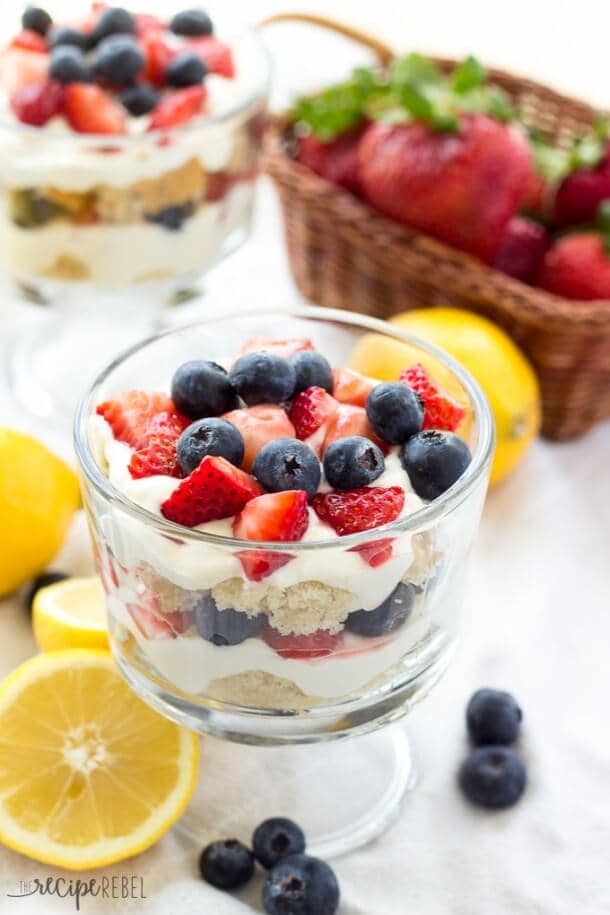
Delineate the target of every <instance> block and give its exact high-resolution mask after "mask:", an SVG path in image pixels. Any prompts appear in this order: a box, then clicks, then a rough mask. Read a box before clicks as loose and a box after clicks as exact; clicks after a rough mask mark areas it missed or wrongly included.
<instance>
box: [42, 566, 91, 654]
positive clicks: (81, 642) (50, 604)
mask: <svg viewBox="0 0 610 915" xmlns="http://www.w3.org/2000/svg"><path fill="white" fill-rule="evenodd" d="M32 625H33V627H34V637H35V639H36V642H37V644H38V647H39V648H40V650H41V651H62V650H63V649H64V648H97V649H101V650H103V649H107V648H108V634H107V628H106V604H105V601H104V591H103V589H102V584H101V582H100V580H99V578H98V577H97V576H92V577H91V578H68V579H66V581H58V582H57V583H56V584H53V585H48V586H47V587H46V588H41V589H40V591H38V592H37V593H36V597H35V598H34V605H33V607H32Z"/></svg>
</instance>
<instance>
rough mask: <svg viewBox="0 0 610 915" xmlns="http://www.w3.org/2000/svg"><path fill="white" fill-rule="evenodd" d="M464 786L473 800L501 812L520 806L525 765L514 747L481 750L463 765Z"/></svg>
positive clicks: (481, 748)
mask: <svg viewBox="0 0 610 915" xmlns="http://www.w3.org/2000/svg"><path fill="white" fill-rule="evenodd" d="M458 780H459V784H460V787H461V789H462V791H463V792H464V794H465V795H466V797H467V798H468V800H469V801H472V802H473V804H479V805H480V806H481V807H490V808H495V809H501V808H503V807H512V805H513V804H516V803H517V801H518V800H519V798H520V797H521V795H522V794H523V791H524V789H525V783H526V780H527V776H526V771H525V764H524V762H523V760H522V759H521V757H520V756H519V755H518V754H517V753H516V752H515V751H514V750H512V749H510V747H500V746H491V747H477V748H476V750H473V751H472V753H471V754H470V756H468V757H467V758H466V759H465V760H464V762H463V763H462V765H461V767H460V771H459V775H458Z"/></svg>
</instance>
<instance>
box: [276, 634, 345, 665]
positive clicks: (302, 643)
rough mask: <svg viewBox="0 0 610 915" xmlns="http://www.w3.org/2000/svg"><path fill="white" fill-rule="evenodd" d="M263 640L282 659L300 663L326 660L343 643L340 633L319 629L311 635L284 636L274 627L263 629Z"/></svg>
mask: <svg viewBox="0 0 610 915" xmlns="http://www.w3.org/2000/svg"><path fill="white" fill-rule="evenodd" d="M262 638H263V639H264V641H265V642H266V643H267V645H269V646H270V647H271V648H273V649H274V651H276V652H277V653H278V654H279V656H280V657H281V658H296V659H297V660H300V661H307V660H312V659H313V658H326V657H328V656H329V655H331V654H334V653H335V652H336V651H337V650H338V649H339V648H340V647H341V645H342V643H343V636H342V634H341V633H340V632H337V633H333V632H328V630H326V629H318V630H316V632H312V633H310V634H309V635H294V634H292V633H291V634H290V635H282V633H281V632H278V631H277V629H274V628H273V627H272V626H267V627H266V628H265V629H263V632H262Z"/></svg>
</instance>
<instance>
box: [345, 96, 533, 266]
mask: <svg viewBox="0 0 610 915" xmlns="http://www.w3.org/2000/svg"><path fill="white" fill-rule="evenodd" d="M359 158H360V181H361V184H362V189H363V193H364V196H365V197H366V198H367V199H368V200H369V202H370V203H371V204H372V205H373V206H374V207H376V208H377V209H378V210H380V211H381V212H382V213H384V214H385V215H386V216H389V217H391V218H392V219H396V220H397V221H399V222H402V223H405V224H406V225H409V226H412V227H413V228H415V229H419V230H421V231H422V232H426V233H428V234H429V235H433V236H435V237H436V238H439V239H441V240H442V241H445V242H447V243H448V244H450V245H453V246H454V247H456V248H460V249H461V250H463V251H467V252H468V253H470V254H473V255H475V256H476V257H479V258H481V259H482V260H484V261H489V260H490V259H491V258H492V257H493V255H494V254H495V252H496V250H497V249H498V247H499V245H500V243H501V240H502V236H503V235H504V232H505V230H506V227H507V225H508V223H509V221H510V219H511V218H512V217H513V216H514V215H515V213H516V211H517V209H518V207H519V205H520V203H521V201H522V200H523V198H524V195H525V192H526V188H527V182H528V177H529V174H530V151H529V146H528V144H527V142H526V140H525V138H524V136H523V135H522V133H521V132H520V130H519V129H517V128H515V127H511V126H507V125H506V124H503V123H501V122H500V121H497V120H494V119H493V118H491V117H489V116H487V115H484V114H474V115H461V116H460V117H459V119H458V122H457V130H456V131H444V132H441V131H435V130H434V129H433V128H432V127H430V126H428V125H427V124H424V123H422V122H420V121H413V122H412V123H410V124H406V125H391V124H385V123H376V124H373V125H371V126H370V127H368V128H367V130H366V131H365V134H364V136H363V138H362V140H361V142H360V145H359Z"/></svg>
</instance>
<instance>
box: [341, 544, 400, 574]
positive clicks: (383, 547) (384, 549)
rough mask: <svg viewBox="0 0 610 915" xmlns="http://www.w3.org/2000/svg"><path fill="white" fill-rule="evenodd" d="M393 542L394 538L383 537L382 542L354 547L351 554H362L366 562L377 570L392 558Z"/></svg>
mask: <svg viewBox="0 0 610 915" xmlns="http://www.w3.org/2000/svg"><path fill="white" fill-rule="evenodd" d="M393 542H394V541H393V539H392V537H382V538H381V540H373V541H372V543H363V544H362V545H361V546H355V547H352V550H351V552H354V553H360V555H361V556H362V558H363V559H364V561H365V562H366V563H368V565H370V566H371V567H372V568H373V569H376V568H378V566H382V565H383V564H384V563H386V562H388V561H389V560H390V559H391V558H392V543H393Z"/></svg>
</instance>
